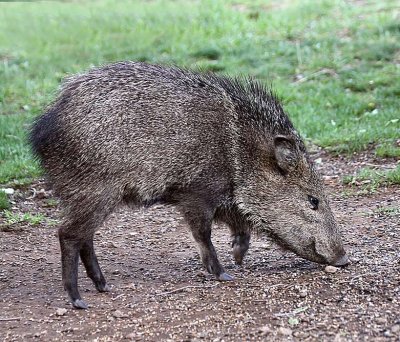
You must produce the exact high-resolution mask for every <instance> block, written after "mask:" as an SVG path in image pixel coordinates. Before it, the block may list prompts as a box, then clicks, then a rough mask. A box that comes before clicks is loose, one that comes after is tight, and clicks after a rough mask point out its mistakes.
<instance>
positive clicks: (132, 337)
mask: <svg viewBox="0 0 400 342" xmlns="http://www.w3.org/2000/svg"><path fill="white" fill-rule="evenodd" d="M136 336H137V335H136V334H135V333H130V334H128V335H126V336H125V338H126V339H127V340H133V339H134V338H135V337H136Z"/></svg>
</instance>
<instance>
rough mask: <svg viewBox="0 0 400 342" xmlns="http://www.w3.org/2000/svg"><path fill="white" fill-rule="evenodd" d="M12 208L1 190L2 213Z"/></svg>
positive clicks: (0, 204) (0, 207)
mask: <svg viewBox="0 0 400 342" xmlns="http://www.w3.org/2000/svg"><path fill="white" fill-rule="evenodd" d="M9 208H10V202H9V201H8V197H7V194H6V193H5V192H4V191H1V189H0V212H1V210H4V209H9Z"/></svg>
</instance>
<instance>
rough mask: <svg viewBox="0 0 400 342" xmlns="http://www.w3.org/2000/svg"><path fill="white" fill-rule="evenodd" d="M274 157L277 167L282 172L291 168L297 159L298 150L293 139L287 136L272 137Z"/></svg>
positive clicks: (286, 171)
mask: <svg viewBox="0 0 400 342" xmlns="http://www.w3.org/2000/svg"><path fill="white" fill-rule="evenodd" d="M274 146H275V158H276V162H277V164H278V167H279V169H280V170H281V172H283V173H284V174H287V173H289V172H290V171H291V170H293V169H294V168H295V167H296V165H297V164H298V161H299V152H298V149H297V147H296V143H295V141H294V140H293V139H292V138H291V137H288V136H284V135H277V136H276V137H275V138H274Z"/></svg>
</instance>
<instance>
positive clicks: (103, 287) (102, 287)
mask: <svg viewBox="0 0 400 342" xmlns="http://www.w3.org/2000/svg"><path fill="white" fill-rule="evenodd" d="M96 289H97V291H99V292H110V291H111V287H110V286H108V285H107V284H104V285H96Z"/></svg>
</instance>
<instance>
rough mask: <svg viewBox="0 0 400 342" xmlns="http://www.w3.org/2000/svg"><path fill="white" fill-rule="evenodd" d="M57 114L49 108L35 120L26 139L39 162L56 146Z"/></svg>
mask: <svg viewBox="0 0 400 342" xmlns="http://www.w3.org/2000/svg"><path fill="white" fill-rule="evenodd" d="M57 114H58V113H57V112H56V110H55V108H50V109H49V110H47V111H46V112H45V113H43V114H42V115H41V116H39V117H38V118H37V119H36V120H35V122H34V123H33V125H32V127H31V129H30V131H29V137H28V139H29V142H30V145H31V147H32V151H33V153H34V154H35V156H36V157H38V158H39V159H40V160H41V161H43V158H45V155H46V152H48V151H49V149H51V147H52V146H53V147H55V146H56V145H57V140H58V138H59V133H60V127H59V120H58V115H57Z"/></svg>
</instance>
